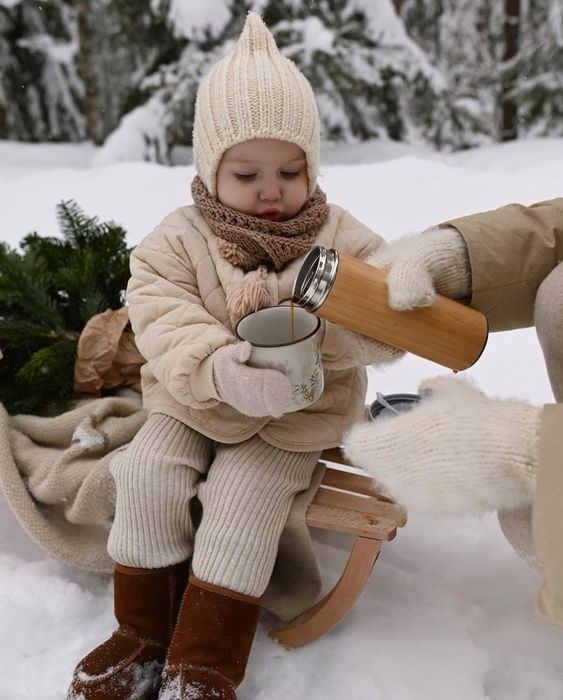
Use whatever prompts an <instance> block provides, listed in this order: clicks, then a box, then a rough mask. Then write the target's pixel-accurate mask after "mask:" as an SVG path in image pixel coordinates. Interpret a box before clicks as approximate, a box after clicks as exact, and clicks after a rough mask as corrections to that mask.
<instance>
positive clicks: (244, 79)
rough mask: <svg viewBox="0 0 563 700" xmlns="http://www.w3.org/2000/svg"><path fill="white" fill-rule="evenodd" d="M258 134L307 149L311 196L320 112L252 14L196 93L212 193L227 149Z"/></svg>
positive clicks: (199, 161)
mask: <svg viewBox="0 0 563 700" xmlns="http://www.w3.org/2000/svg"><path fill="white" fill-rule="evenodd" d="M259 138H262V139H279V140H281V141H289V142H291V143H294V144H296V145H297V146H299V147H300V148H301V149H303V151H304V152H305V155H306V157H307V176H308V180H309V187H308V190H309V196H311V195H312V194H313V192H314V191H315V187H316V185H317V172H318V166H319V114H318V110H317V105H316V102H315V97H314V95H313V90H312V88H311V85H310V84H309V82H308V80H307V78H305V76H304V75H303V74H302V73H301V72H300V71H299V70H298V69H297V67H296V66H295V64H294V63H293V62H292V61H290V60H289V59H288V58H285V56H282V54H281V53H280V52H279V49H278V47H277V46H276V42H275V40H274V37H273V36H272V34H271V33H270V31H269V30H268V28H267V27H266V25H265V24H264V22H263V21H262V19H261V17H260V16H259V15H258V14H256V13H255V12H249V13H248V16H247V18H246V23H245V25H244V28H243V30H242V34H241V35H240V38H239V40H238V42H237V43H236V44H235V46H234V47H233V49H232V50H231V51H229V53H228V54H227V55H226V56H225V57H224V58H222V59H221V60H220V61H218V62H217V63H216V64H215V65H214V66H213V68H212V69H211V70H210V72H209V73H208V74H207V76H206V77H205V78H204V79H203V81H202V83H201V85H200V86H199V89H198V92H197V99H196V105H195V118H194V130H193V148H194V163H195V167H196V170H197V172H198V175H199V176H200V178H201V179H202V180H203V183H204V184H205V186H206V187H207V189H208V191H209V193H210V194H211V195H212V196H213V197H215V196H216V194H217V188H216V177H215V176H216V172H217V166H218V165H219V162H220V160H221V157H222V156H223V153H224V152H225V151H226V150H227V149H228V148H231V146H235V145H236V144H238V143H242V142H244V141H249V140H251V139H259Z"/></svg>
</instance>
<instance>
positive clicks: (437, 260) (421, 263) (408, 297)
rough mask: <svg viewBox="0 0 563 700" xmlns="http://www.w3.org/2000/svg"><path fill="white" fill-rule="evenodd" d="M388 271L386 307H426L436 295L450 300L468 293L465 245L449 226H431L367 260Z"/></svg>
mask: <svg viewBox="0 0 563 700" xmlns="http://www.w3.org/2000/svg"><path fill="white" fill-rule="evenodd" d="M367 262H368V263H369V264H370V265H373V266H374V267H378V268H381V269H383V270H388V271H389V272H388V274H387V286H388V296H389V306H391V308H392V309H395V310H396V311H410V310H412V309H414V308H416V307H419V306H430V304H432V303H433V302H434V301H435V299H436V293H438V294H442V295H443V296H447V297H449V298H450V299H463V298H466V297H468V296H469V295H470V294H471V269H470V264H469V256H468V253H467V248H466V245H465V242H464V240H463V238H462V237H461V235H460V234H459V233H458V232H457V231H456V230H455V229H454V228H453V227H451V226H444V227H441V228H440V227H433V228H429V229H427V230H426V231H423V232H422V233H420V234H418V235H415V236H407V237H405V238H401V239H399V240H397V241H394V242H392V243H385V244H383V245H382V246H380V247H379V248H378V249H377V250H376V251H375V253H373V254H372V255H371V256H370V257H369V258H368V260H367Z"/></svg>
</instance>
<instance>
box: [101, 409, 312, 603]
mask: <svg viewBox="0 0 563 700" xmlns="http://www.w3.org/2000/svg"><path fill="white" fill-rule="evenodd" d="M319 456H320V453H319V452H288V451H286V450H281V449H278V448H276V447H273V446H272V445H269V444H267V443H266V442H264V441H263V440H262V439H261V438H260V437H259V436H257V435H256V436H254V437H253V438H251V439H250V440H246V441H245V442H242V443H239V444H236V445H225V444H222V443H216V442H214V441H212V440H210V439H209V438H206V437H205V436H203V435H201V434H200V433H198V432H196V431H195V430H193V429H191V428H189V427H188V426H186V425H184V424H183V423H181V422H180V421H177V420H176V419H174V418H171V417H169V416H165V415H163V414H154V415H152V416H150V417H149V418H148V420H147V422H146V423H145V424H144V425H143V427H142V428H141V430H140V431H139V432H138V433H137V435H136V436H135V438H134V439H133V441H132V442H131V444H130V445H129V446H128V447H127V449H125V450H123V451H122V452H120V453H118V454H117V455H116V456H115V457H114V458H113V460H112V463H111V466H110V469H111V473H112V475H113V477H114V479H115V483H116V488H117V496H116V506H115V519H114V522H113V526H112V529H111V532H110V536H109V542H108V551H109V554H110V556H111V557H112V558H113V559H114V560H115V561H116V562H118V563H119V564H123V565H125V566H132V567H137V568H159V567H164V566H170V565H172V564H176V563H178V562H180V561H184V560H185V559H188V558H189V557H190V556H192V555H193V557H192V567H193V572H194V574H195V575H196V576H197V577H198V578H199V579H201V580H203V581H207V582H209V583H213V584H215V585H217V586H221V587H223V588H228V589H229V590H232V591H237V592H239V593H244V594H246V595H250V596H254V597H259V596H261V595H262V594H263V593H264V591H265V589H266V586H267V585H268V582H269V580H270V576H271V574H272V570H273V567H274V562H275V558H276V554H277V550H278V542H279V539H280V536H281V533H282V530H283V527H284V525H285V523H286V520H287V517H288V514H289V510H290V508H291V504H292V503H293V499H294V498H295V496H296V495H297V494H298V493H299V492H300V491H304V490H305V489H306V488H308V486H309V484H310V481H311V477H312V475H313V472H314V469H315V465H316V464H317V462H318V459H319ZM205 474H207V477H206V478H205V479H204V480H203V479H202V477H203V476H204V475H205ZM196 494H197V496H198V498H199V500H200V502H201V505H202V507H203V515H202V519H201V523H200V524H199V526H198V529H197V533H194V526H193V523H192V520H191V517H190V501H191V499H192V498H193V497H194V496H195V495H196Z"/></svg>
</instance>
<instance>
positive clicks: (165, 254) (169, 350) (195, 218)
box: [127, 205, 382, 452]
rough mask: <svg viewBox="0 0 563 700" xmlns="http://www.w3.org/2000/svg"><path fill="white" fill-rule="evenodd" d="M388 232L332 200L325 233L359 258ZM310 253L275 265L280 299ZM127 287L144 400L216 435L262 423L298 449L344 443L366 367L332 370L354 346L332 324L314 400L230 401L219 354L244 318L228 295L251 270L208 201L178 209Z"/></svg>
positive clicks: (271, 287) (272, 286)
mask: <svg viewBox="0 0 563 700" xmlns="http://www.w3.org/2000/svg"><path fill="white" fill-rule="evenodd" d="M381 243H382V239H381V238H380V237H379V236H377V235H376V234H374V233H373V232H372V231H370V230H369V229H368V228H366V227H365V226H364V225H363V224H361V223H360V222H359V221H357V220H356V219H354V217H353V216H351V214H350V213H348V212H347V211H345V210H344V209H341V208H340V207H338V206H335V205H331V207H330V214H329V217H328V219H327V221H326V222H325V224H324V225H323V227H322V228H321V229H320V231H319V233H318V235H317V238H316V240H315V244H316V245H322V246H324V247H326V248H336V249H337V250H341V251H344V252H346V253H348V254H350V255H353V256H355V257H358V258H365V257H367V256H368V255H369V254H370V253H372V252H373V251H374V250H375V249H376V248H377V247H378V246H379V245H380V244H381ZM301 262H302V258H299V259H297V260H294V261H292V262H291V263H289V264H287V265H286V266H285V267H284V268H283V270H281V271H279V272H274V271H272V272H269V273H268V278H267V286H268V291H269V293H270V298H271V300H272V304H273V305H277V304H278V303H279V302H281V301H283V300H285V299H288V298H289V297H290V296H291V290H292V287H293V281H294V279H295V276H296V274H297V272H298V270H299V268H300V266H301ZM131 274H132V276H131V279H130V282H129V285H128V289H127V301H128V303H129V305H130V306H129V317H130V319H131V323H132V326H133V330H134V332H135V339H136V342H137V345H138V347H139V350H140V351H141V353H142V355H143V357H144V358H145V359H146V360H147V362H146V364H145V365H144V367H143V368H142V370H141V377H142V387H143V401H144V405H145V407H146V408H147V409H148V410H149V411H150V412H157V413H165V414H167V415H170V416H173V417H174V418H177V419H178V420H180V421H182V422H184V423H185V424H187V425H189V426H190V427H192V428H194V429H195V430H198V431H199V432H200V433H203V434H204V435H207V436H208V437H210V438H211V439H213V440H217V441H219V442H224V443H236V442H241V441H243V440H246V439H248V438H250V437H251V436H252V435H255V434H256V433H259V434H260V436H261V437H262V438H263V439H264V440H265V441H266V442H268V443H270V444H271V445H274V446H276V447H280V448H282V449H286V450H292V451H304V452H307V451H316V450H322V449H325V448H327V447H334V446H336V445H339V444H340V442H341V441H342V436H343V434H344V432H345V431H346V430H347V429H348V428H349V426H350V425H351V424H352V423H353V422H354V421H355V420H357V419H358V418H359V417H360V416H361V415H362V412H363V406H364V400H365V390H366V385H367V379H366V371H365V369H364V368H363V367H355V368H353V369H348V370H335V369H332V370H331V364H332V363H334V362H335V361H339V360H341V358H342V356H343V355H345V354H346V353H347V348H346V347H343V346H342V344H341V343H339V342H338V333H337V332H335V328H334V327H333V326H331V325H330V324H327V328H326V332H325V335H324V340H323V344H322V356H323V361H324V367H325V390H324V393H323V395H322V396H321V397H320V398H319V399H318V401H316V402H315V403H314V404H313V405H312V406H310V407H308V408H307V409H304V410H302V411H298V412H296V413H289V414H286V415H285V416H282V417H281V418H279V419H274V418H269V417H266V418H249V417H248V416H244V415H242V414H241V413H239V412H238V411H236V410H235V409H234V408H232V407H231V406H228V405H227V404H225V403H221V402H220V400H219V396H218V394H217V391H216V388H215V385H214V382H213V372H212V362H211V360H210V356H211V354H212V353H213V352H214V351H215V350H217V348H220V347H222V346H223V345H226V344H228V343H231V342H233V341H234V340H235V338H234V334H233V328H234V326H235V324H236V322H237V320H238V319H235V318H231V317H230V316H229V313H228V311H227V301H226V300H227V298H228V296H229V295H230V293H232V291H233V290H234V289H236V288H238V287H239V286H241V285H242V284H243V283H244V277H245V273H244V272H243V271H242V270H241V269H240V268H238V267H235V266H233V265H231V264H230V263H229V262H227V261H226V260H225V259H224V258H222V257H221V256H220V255H219V253H218V250H217V238H216V236H215V235H214V234H213V232H212V231H211V229H210V228H209V226H208V225H207V224H206V223H205V221H204V219H203V217H202V216H201V214H200V213H199V211H198V209H197V208H196V207H194V206H186V207H182V208H180V209H177V210H176V211H174V212H172V213H171V214H170V215H169V216H167V217H166V218H165V219H164V221H163V222H162V223H161V224H160V225H159V226H157V228H156V229H155V230H154V231H153V232H152V233H151V234H149V235H148V236H147V237H146V238H145V239H144V241H143V242H142V243H141V244H140V245H139V246H138V247H137V248H136V249H135V250H134V251H133V253H132V256H131Z"/></svg>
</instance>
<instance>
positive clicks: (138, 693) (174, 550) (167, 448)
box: [68, 13, 400, 700]
mask: <svg viewBox="0 0 563 700" xmlns="http://www.w3.org/2000/svg"><path fill="white" fill-rule="evenodd" d="M193 141H194V161H195V165H196V170H197V173H198V175H197V177H196V178H195V179H194V182H193V184H192V194H193V199H194V203H195V206H187V207H182V208H180V209H178V210H177V211H175V212H173V213H172V214H170V215H169V216H168V217H167V218H166V219H165V220H164V221H163V222H162V224H160V226H158V227H157V229H156V230H155V231H153V233H151V234H150V235H149V236H148V237H147V238H146V239H145V240H144V241H143V242H142V243H141V245H140V246H139V247H138V248H137V249H136V250H135V251H134V252H133V254H132V258H131V271H132V277H131V280H130V283H129V287H128V302H129V312H130V318H131V322H132V325H133V329H134V331H135V334H136V340H137V343H138V346H139V349H140V351H141V352H142V354H143V356H144V357H145V358H146V360H147V363H146V365H145V366H144V367H143V370H142V380H143V398H144V404H145V406H146V408H147V409H148V412H149V417H148V420H147V422H146V424H145V425H144V426H143V428H142V429H141V430H140V431H139V433H138V434H137V435H136V437H135V439H134V440H133V442H132V443H131V444H130V446H129V447H128V449H127V450H126V451H124V452H123V453H121V454H120V456H118V457H117V458H115V459H114V461H113V463H112V467H111V469H112V474H113V476H114V478H115V481H116V485H117V501H116V512H115V520H114V523H113V527H112V530H111V534H110V538H109V546H108V549H109V553H110V555H111V556H112V557H113V558H114V559H115V561H116V567H115V576H114V583H115V613H116V617H117V620H118V622H119V628H118V630H117V631H116V632H115V633H114V634H113V636H112V637H111V638H110V639H109V640H108V641H107V642H105V643H104V644H102V645H101V646H100V647H98V648H97V649H95V650H94V651H93V652H92V653H91V654H89V655H88V656H87V657H86V658H85V659H84V660H83V661H82V662H81V663H80V664H79V666H78V667H77V669H76V671H75V675H74V678H73V681H72V685H71V689H70V692H69V696H68V697H69V699H74V700H78V699H80V700H106V699H107V700H120V699H122V700H125V699H126V698H127V699H133V698H134V699H135V700H143V699H148V698H156V697H160V698H161V700H163V699H164V698H166V699H167V700H171V699H179V698H198V699H205V698H213V699H214V700H217V699H221V698H230V699H232V698H236V695H235V688H236V687H237V686H238V685H239V684H240V682H241V681H242V679H243V676H244V672H245V668H246V663H247V659H248V655H249V653H250V647H251V644H252V641H253V638H254V633H255V630H256V625H257V621H258V615H259V611H260V598H261V596H262V594H263V592H264V590H265V588H266V586H267V584H268V581H269V579H270V576H271V573H272V569H273V565H274V560H275V557H276V552H277V547H278V540H279V537H280V535H281V531H282V528H283V526H284V524H285V521H286V519H287V516H288V513H289V509H290V507H291V504H292V502H293V499H294V498H295V496H296V494H298V493H299V492H301V491H303V490H305V489H307V487H308V485H309V483H310V480H311V477H312V474H313V470H314V468H315V465H316V464H317V460H318V458H319V455H320V453H321V451H322V450H323V449H324V448H328V447H333V446H336V445H338V444H340V441H341V438H342V435H343V433H344V432H345V430H346V429H347V428H348V427H349V426H350V425H351V424H352V423H353V422H354V420H356V419H357V418H358V417H359V416H360V415H361V414H362V412H363V406H364V396H365V389H366V373H365V370H364V369H363V367H362V365H367V364H371V363H374V362H378V363H381V362H389V361H391V360H393V359H395V358H396V357H398V356H399V354H400V353H399V351H396V350H393V349H391V348H389V347H388V346H385V345H382V344H381V343H377V342H376V341H372V340H368V339H367V338H361V337H359V336H357V335H354V334H352V333H348V332H345V331H343V330H342V329H340V328H338V327H336V326H333V325H331V324H327V325H326V329H325V334H324V338H323V343H322V356H323V361H324V367H325V390H324V393H323V395H322V396H321V397H320V398H319V399H318V400H317V401H316V402H315V403H314V404H313V405H311V406H310V407H308V408H307V409H304V410H302V411H299V412H296V413H288V414H287V415H284V411H285V409H286V407H287V406H288V402H289V399H290V396H291V391H292V388H291V385H290V383H289V380H288V379H287V377H286V376H285V375H284V374H282V373H281V372H278V371H275V370H268V369H255V368H252V367H249V366H248V365H247V364H246V361H247V360H248V356H249V351H250V346H249V344H248V343H238V342H236V338H235V336H234V331H233V329H234V327H235V325H236V323H237V321H238V320H239V319H240V318H241V317H242V316H243V315H245V314H246V313H248V312H250V311H253V310H254V309H255V308H261V307H265V306H276V305H278V304H279V303H280V302H281V301H282V300H284V299H287V298H289V297H290V296H291V290H292V285H293V281H294V279H295V277H296V274H297V272H298V270H299V268H300V266H301V262H302V258H303V256H304V254H306V253H307V251H309V250H310V248H311V247H312V246H313V245H317V244H318V245H322V246H325V247H328V248H336V249H339V250H343V251H345V252H347V253H349V254H351V255H355V256H357V257H361V258H363V257H366V256H367V255H369V254H370V253H372V252H373V251H375V250H376V249H377V247H378V246H379V245H380V242H381V239H380V238H379V237H378V236H376V235H375V234H373V233H372V232H371V231H369V230H368V229H367V228H366V227H364V226H363V225H362V224H360V223H359V222H358V221H356V220H355V219H354V218H353V217H352V216H351V215H350V214H349V213H348V212H346V211H344V210H343V209H341V208H339V207H337V206H334V205H328V204H327V203H326V198H325V195H324V193H323V192H322V191H321V189H320V188H319V187H318V186H317V167H318V155H319V119H318V112H317V108H316V105H315V101H314V96H313V92H312V89H311V86H310V85H309V83H308V82H307V80H306V79H305V77H304V76H303V75H302V74H301V73H300V72H299V71H298V70H297V68H296V67H295V65H294V64H293V63H292V62H291V61H289V60H288V59H286V58H284V57H283V56H282V55H281V54H280V53H279V51H278V49H277V47H276V44H275V42H274V39H273V37H272V35H271V34H270V33H269V31H268V30H267V28H266V27H265V25H264V24H263V22H262V20H261V19H260V17H259V16H258V15H256V14H254V13H249V15H248V18H247V21H246V24H245V27H244V30H243V32H242V35H241V37H240V39H239V41H238V43H237V44H236V45H235V47H234V48H233V49H232V51H231V52H230V53H229V54H228V55H227V56H226V57H225V58H224V59H222V60H221V61H220V62H219V63H217V64H216V65H215V66H214V68H213V69H212V70H211V72H210V73H209V75H208V76H207V77H206V79H205V80H204V81H203V83H202V85H201V86H200V88H199V91H198V95H197V101H196V115H195V123H194V134H193ZM204 475H206V478H205V480H202V476H204ZM196 493H197V495H198V498H199V501H200V502H201V505H202V513H203V515H202V519H201V522H200V524H199V526H198V530H197V533H195V535H194V529H193V525H192V521H191V517H190V501H191V499H192V498H193V497H194V496H195V495H196ZM190 559H191V566H192V569H193V573H192V576H191V578H190V579H189V583H188V585H187V587H186V578H187V574H188V562H189V560H190ZM184 589H185V590H184ZM180 603H181V607H180ZM179 608H180V612H179V613H178V609H179ZM165 659H166V663H165V666H164V670H163V671H162V666H163V663H164V661H165ZM161 671H162V676H161ZM160 685H161V689H160V695H158V689H159V686H160Z"/></svg>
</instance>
